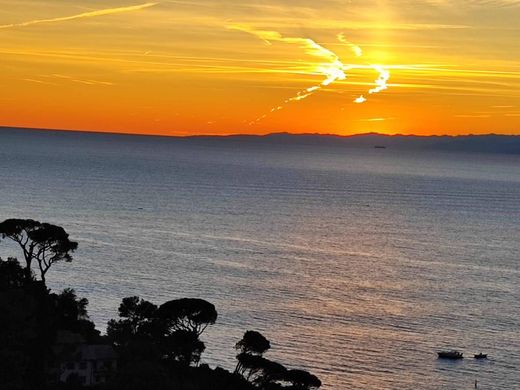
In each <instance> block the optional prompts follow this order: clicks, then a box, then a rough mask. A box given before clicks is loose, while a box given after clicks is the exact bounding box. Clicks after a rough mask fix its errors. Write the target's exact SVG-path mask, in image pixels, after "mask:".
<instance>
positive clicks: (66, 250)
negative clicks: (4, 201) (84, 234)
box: [29, 223, 78, 283]
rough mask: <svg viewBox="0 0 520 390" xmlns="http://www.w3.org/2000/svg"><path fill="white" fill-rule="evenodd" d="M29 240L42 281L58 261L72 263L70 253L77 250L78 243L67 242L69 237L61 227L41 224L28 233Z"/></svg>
mask: <svg viewBox="0 0 520 390" xmlns="http://www.w3.org/2000/svg"><path fill="white" fill-rule="evenodd" d="M29 238H30V239H31V240H32V241H33V242H34V243H35V244H36V245H35V248H34V249H35V250H34V253H35V255H34V259H36V261H37V262H38V267H39V268H40V275H41V279H42V281H43V282H44V283H45V274H46V273H47V271H48V270H49V268H50V267H51V266H52V265H53V264H54V263H57V262H59V261H65V262H67V263H69V262H71V261H72V256H71V253H72V252H74V251H75V250H76V249H77V248H78V243H77V242H74V241H71V240H69V235H68V234H67V232H66V231H65V229H63V228H62V227H61V226H56V225H51V224H49V223H42V224H41V226H40V227H39V228H37V229H35V230H33V231H32V232H30V233H29Z"/></svg>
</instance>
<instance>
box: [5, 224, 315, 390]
mask: <svg viewBox="0 0 520 390" xmlns="http://www.w3.org/2000/svg"><path fill="white" fill-rule="evenodd" d="M0 236H1V238H2V239H6V238H8V239H10V240H12V241H14V242H16V243H17V244H18V245H19V246H20V248H21V250H22V253H23V256H24V260H25V267H24V266H22V265H21V264H20V263H19V262H18V260H17V259H16V258H8V259H7V260H3V259H1V258H0V362H1V364H0V388H1V389H2V390H32V389H42V390H54V389H56V390H60V389H64V390H73V389H80V388H83V387H85V386H87V385H88V387H89V388H94V389H99V390H118V389H125V390H146V389H154V390H155V389H158V390H162V389H164V390H173V389H175V390H203V389H204V390H208V389H211V390H254V389H259V390H281V389H287V390H310V389H317V388H319V387H320V386H321V382H320V380H319V379H318V378H317V377H316V376H314V375H312V374H310V373H308V372H307V371H303V370H291V369H287V368H286V367H284V366H283V365H282V364H280V363H277V362H274V361H271V360H269V359H267V358H265V357H264V354H265V353H266V352H267V351H268V350H269V349H270V347H271V344H270V342H269V340H267V339H266V338H265V337H264V336H263V335H262V334H261V333H259V332H256V331H252V330H249V331H247V332H245V334H244V336H243V338H242V339H241V340H239V341H238V342H237V344H236V346H235V348H236V349H237V351H238V352H239V353H238V355H237V360H238V363H237V366H236V368H235V370H234V372H229V371H227V370H224V369H222V368H220V367H217V368H214V369H212V368H210V367H209V366H208V365H206V364H202V365H201V364H199V362H200V359H201V355H202V353H203V352H204V350H205V348H206V346H205V344H204V342H203V341H202V340H201V339H200V337H201V335H202V334H203V333H204V331H205V330H206V329H207V327H208V326H211V325H214V324H215V323H216V321H217V318H218V313H217V310H216V309H215V306H214V305H213V304H211V303H210V302H207V301H205V300H203V299H196V298H182V299H174V300H170V301H167V302H165V303H163V304H161V305H155V304H154V303H151V302H149V301H146V300H144V299H141V298H139V297H137V296H133V297H126V298H123V299H122V302H121V304H120V306H119V318H118V319H112V320H110V321H109V322H108V325H107V331H106V335H101V334H100V332H99V331H98V330H96V328H95V325H94V323H93V322H92V321H90V320H89V317H88V313H87V306H88V303H89V302H88V300H87V299H85V298H79V297H78V296H77V295H76V293H75V291H74V290H73V289H70V288H66V289H64V290H63V291H61V292H60V293H53V292H51V290H50V289H48V288H47V287H46V285H45V275H46V273H47V271H48V270H49V269H50V267H51V265H52V264H54V263H56V262H59V261H65V262H69V261H71V260H72V257H71V253H72V252H74V251H75V250H76V248H77V246H78V244H77V243H76V242H73V241H70V240H69V236H68V234H67V233H66V232H65V230H64V229H63V228H61V227H59V226H55V225H51V224H47V223H41V222H38V221H34V220H30V219H27V220H22V219H8V220H6V221H4V222H2V223H0ZM33 261H35V262H36V263H38V268H39V271H40V280H37V279H36V277H35V275H34V274H33V272H32V268H31V266H32V264H33Z"/></svg>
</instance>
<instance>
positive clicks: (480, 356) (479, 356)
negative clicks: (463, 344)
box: [473, 352, 487, 359]
mask: <svg viewBox="0 0 520 390" xmlns="http://www.w3.org/2000/svg"><path fill="white" fill-rule="evenodd" d="M473 356H474V357H475V359H487V353H482V352H480V353H476V354H475V355H473Z"/></svg>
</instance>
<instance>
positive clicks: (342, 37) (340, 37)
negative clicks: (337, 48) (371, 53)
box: [336, 33, 363, 57]
mask: <svg viewBox="0 0 520 390" xmlns="http://www.w3.org/2000/svg"><path fill="white" fill-rule="evenodd" d="M336 37H337V38H338V41H340V42H342V43H345V44H346V45H347V46H348V47H350V49H351V50H352V51H353V52H354V54H355V55H356V56H357V57H361V56H362V55H363V50H362V49H361V48H360V47H359V46H358V45H356V44H354V43H352V42H350V41H348V40H347V39H346V38H345V34H343V33H339V34H338V35H336Z"/></svg>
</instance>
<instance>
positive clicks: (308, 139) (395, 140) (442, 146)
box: [0, 127, 520, 154]
mask: <svg viewBox="0 0 520 390" xmlns="http://www.w3.org/2000/svg"><path fill="white" fill-rule="evenodd" d="M29 133H30V134H32V135H34V136H59V137H68V138H69V137H70V138H71V139H72V138H76V137H78V136H82V137H89V138H90V139H92V140H94V139H95V138H98V137H105V138H106V137H109V138H111V139H112V140H114V139H115V137H123V138H125V139H126V140H130V139H131V140H139V138H141V139H143V138H157V137H161V138H165V139H171V140H172V141H175V140H178V141H182V142H189V143H192V142H196V143H198V144H205V145H206V144H207V145H210V144H215V143H218V144H222V143H226V144H230V143H231V144H233V143H235V144H253V143H254V144H256V145H265V146H274V145H279V146H290V145H299V146H327V147H353V148H376V147H377V148H381V149H384V148H386V149H391V150H394V149H396V150H432V151H434V150H435V151H449V152H477V153H501V154H520V135H499V134H486V135H461V136H447V135H443V136H416V135H383V134H377V133H367V134H358V135H350V136H340V135H333V134H292V133H272V134H267V135H246V134H243V135H229V136H217V135H195V136H187V137H178V136H171V137H167V136H150V135H137V134H115V133H96V132H79V131H69V130H67V131H64V130H50V129H48V130H47V129H46V130H44V129H26V128H9V127H0V138H1V137H3V136H14V137H16V136H23V135H24V134H29ZM98 139H99V138H98Z"/></svg>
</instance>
